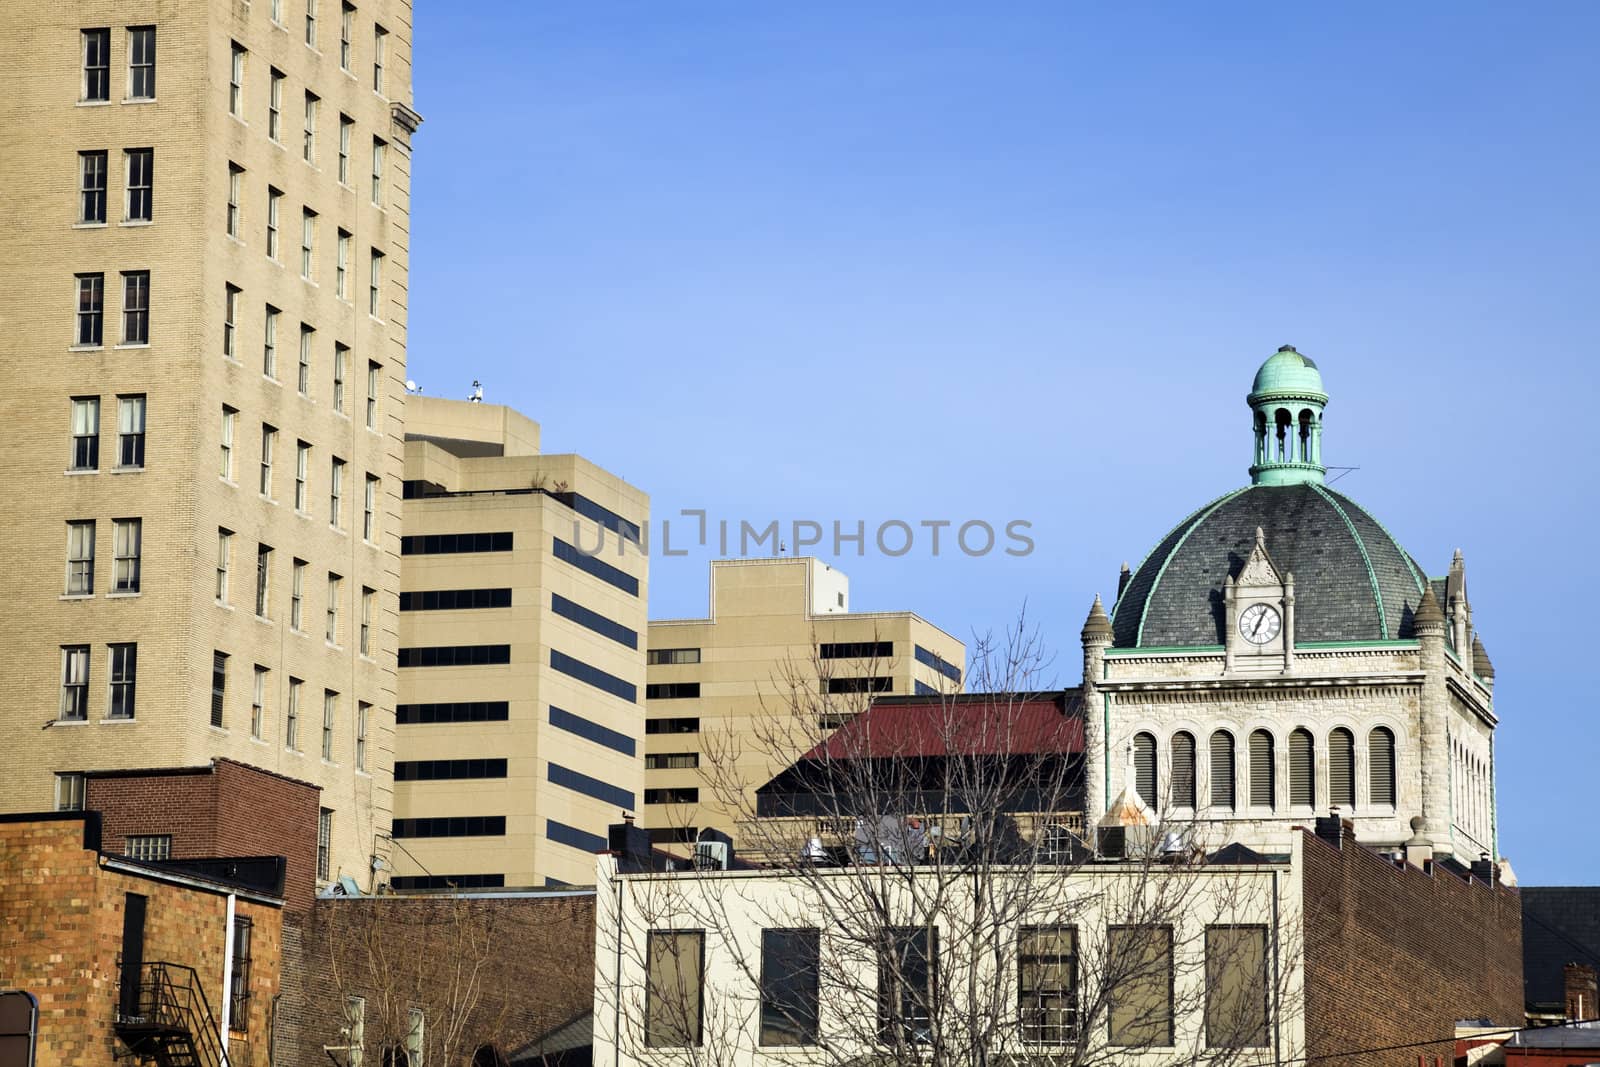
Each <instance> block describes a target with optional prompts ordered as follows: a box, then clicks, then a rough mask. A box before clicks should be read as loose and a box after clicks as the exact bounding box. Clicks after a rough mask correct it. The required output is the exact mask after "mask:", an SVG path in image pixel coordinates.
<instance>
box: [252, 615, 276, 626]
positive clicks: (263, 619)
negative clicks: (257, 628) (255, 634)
mask: <svg viewBox="0 0 1600 1067" xmlns="http://www.w3.org/2000/svg"><path fill="white" fill-rule="evenodd" d="M254 618H255V620H256V622H259V623H261V624H263V625H265V626H271V625H272V624H273V623H272V619H271V618H270V617H269V616H266V615H256V616H254Z"/></svg>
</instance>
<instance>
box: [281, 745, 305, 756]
mask: <svg viewBox="0 0 1600 1067" xmlns="http://www.w3.org/2000/svg"><path fill="white" fill-rule="evenodd" d="M283 750H284V752H286V753H288V754H289V755H291V756H293V757H294V758H295V759H300V758H301V757H303V756H304V755H305V753H304V752H301V751H300V750H299V749H298V748H292V747H290V746H289V745H284V746H283Z"/></svg>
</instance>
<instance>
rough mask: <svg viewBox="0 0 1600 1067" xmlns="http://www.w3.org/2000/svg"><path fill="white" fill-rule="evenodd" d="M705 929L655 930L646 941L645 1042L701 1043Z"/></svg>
mask: <svg viewBox="0 0 1600 1067" xmlns="http://www.w3.org/2000/svg"><path fill="white" fill-rule="evenodd" d="M705 944H706V935H705V931H704V930H651V931H650V932H649V933H648V934H647V935H646V940H645V999H644V1043H645V1045H646V1046H647V1047H649V1048H688V1047H691V1046H698V1045H699V1044H700V1036H701V1021H702V1015H703V1012H702V1009H701V999H702V996H703V994H704V992H705V989H704V985H705Z"/></svg>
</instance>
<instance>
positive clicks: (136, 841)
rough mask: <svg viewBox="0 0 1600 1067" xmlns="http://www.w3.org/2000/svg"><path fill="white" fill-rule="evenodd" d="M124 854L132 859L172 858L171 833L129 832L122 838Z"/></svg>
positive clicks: (157, 860) (153, 859)
mask: <svg viewBox="0 0 1600 1067" xmlns="http://www.w3.org/2000/svg"><path fill="white" fill-rule="evenodd" d="M122 854H123V855H124V856H126V857H128V858H129V859H131V860H147V861H150V862H159V861H161V860H166V859H171V858H172V835H171V834H129V835H128V836H126V837H124V838H123V839H122Z"/></svg>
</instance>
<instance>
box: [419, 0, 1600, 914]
mask: <svg viewBox="0 0 1600 1067" xmlns="http://www.w3.org/2000/svg"><path fill="white" fill-rule="evenodd" d="M417 17H418V25H417V39H418V41H419V42H420V43H419V47H418V50H417V54H416V63H417V69H416V105H417V108H418V110H419V111H421V112H422V114H423V115H424V116H425V117H426V120H427V121H426V124H425V125H424V126H423V128H422V131H421V133H420V134H419V135H418V137H417V142H416V143H417V155H416V160H415V191H414V200H413V212H414V216H413V217H414V240H413V271H412V276H411V307H412V318H411V327H412V332H411V349H410V352H411V354H410V360H411V362H410V374H411V377H413V378H414V379H416V380H417V381H419V382H420V383H421V384H422V386H423V388H424V389H425V390H426V391H427V392H428V393H431V394H437V395H447V396H465V395H466V394H467V392H468V390H469V388H470V384H471V381H472V379H474V378H478V379H481V380H482V381H483V383H484V386H485V390H486V394H487V399H489V400H491V401H494V402H498V403H505V404H510V405H512V406H514V407H517V408H519V409H520V410H522V411H524V412H526V413H527V414H529V415H531V416H532V417H534V418H536V419H538V420H539V421H540V422H541V423H542V424H543V427H544V443H545V447H546V449H547V450H549V451H577V452H581V453H582V454H584V455H585V456H587V457H589V458H590V459H592V460H594V461H595V462H597V463H600V464H601V465H603V466H605V467H608V468H610V469H611V470H613V471H615V472H617V473H619V474H621V475H622V476H624V477H626V478H627V479H629V480H630V481H632V482H633V483H635V484H637V485H639V486H640V487H642V488H644V489H645V490H646V491H648V492H649V493H650V494H651V495H652V498H653V508H654V512H655V515H656V517H657V518H658V519H659V518H661V517H669V516H673V515H676V514H677V513H678V512H679V510H680V509H685V508H703V509H705V510H707V511H708V512H709V513H710V515H711V517H712V518H713V519H716V518H726V519H729V520H731V521H732V522H734V523H735V524H737V522H738V521H739V520H741V519H742V520H747V521H750V522H752V523H753V524H755V525H757V526H764V525H765V524H766V523H767V522H769V521H771V520H773V519H777V520H779V521H781V522H784V523H786V524H787V523H789V522H790V521H792V520H794V519H812V520H816V521H819V522H821V523H823V524H824V525H825V526H826V527H829V528H830V529H831V524H832V523H833V522H834V521H835V520H837V521H840V522H842V523H843V524H844V525H845V527H846V528H847V530H849V529H853V528H854V526H855V524H856V522H857V521H862V522H865V524H866V527H867V529H868V530H869V531H871V530H874V529H875V528H876V527H877V526H878V525H879V524H880V523H882V522H885V521H888V520H893V519H899V520H901V521H905V522H907V523H910V524H911V525H913V526H914V527H915V526H916V525H917V524H918V523H920V522H921V521H923V520H940V519H947V520H952V521H953V522H955V523H957V524H959V523H961V522H964V521H967V520H983V521H986V522H989V523H991V524H993V525H994V526H996V527H1001V526H1003V525H1004V524H1005V523H1006V522H1009V521H1011V520H1015V519H1020V520H1025V521H1027V522H1029V523H1030V524H1031V536H1032V537H1033V539H1034V542H1035V549H1034V551H1033V552H1032V553H1031V554H1030V555H1028V556H1026V557H1024V558H1016V557H1010V556H1006V555H1004V554H1000V553H995V554H991V555H988V556H984V557H981V558H969V557H967V556H964V555H962V554H961V553H959V552H955V553H951V552H950V551H948V544H945V545H943V546H941V547H942V548H944V549H945V551H943V552H942V553H941V554H940V555H939V556H938V557H937V558H935V557H933V556H931V554H930V553H929V552H928V550H927V544H926V541H925V540H921V539H919V541H918V542H917V543H916V544H915V545H914V547H913V549H912V551H911V552H909V553H908V554H906V555H905V556H903V557H900V558H885V557H884V556H882V555H880V554H879V553H877V552H876V551H875V550H871V549H870V546H869V551H868V554H867V555H865V556H862V557H859V558H858V557H857V556H856V555H855V554H854V549H853V548H851V547H850V546H848V545H846V546H845V548H846V552H845V554H844V555H843V556H840V557H836V558H833V562H835V563H836V564H837V565H838V566H840V567H841V568H842V569H843V570H845V571H846V573H848V574H849V575H850V577H851V579H852V601H853V606H854V607H855V608H856V609H857V610H894V609H903V608H909V609H913V610H915V611H917V612H919V613H921V614H923V615H924V616H926V617H927V618H929V619H931V620H932V621H934V622H936V623H937V624H939V625H941V626H943V627H944V628H945V629H947V630H949V631H951V632H953V633H955V634H957V635H958V636H962V637H969V638H970V635H971V634H972V633H973V632H974V631H985V630H998V629H1001V628H1004V627H1005V626H1006V625H1007V623H1008V622H1010V621H1012V620H1014V618H1015V617H1016V615H1017V612H1018V611H1019V610H1020V609H1022V607H1023V605H1024V604H1026V610H1027V614H1028V616H1029V618H1030V619H1031V620H1033V621H1034V622H1036V623H1037V624H1038V626H1039V627H1040V628H1041V631H1042V635H1043V637H1044V639H1045V641H1046V643H1047V644H1048V645H1049V646H1050V647H1051V648H1053V649H1054V650H1055V652H1056V659H1055V663H1054V666H1053V668H1052V672H1051V673H1052V674H1053V675H1054V676H1055V677H1054V680H1055V681H1056V682H1058V683H1059V684H1075V683H1076V682H1077V680H1078V677H1077V675H1078V667H1077V663H1078V656H1079V652H1078V638H1077V634H1078V629H1079V626H1080V625H1081V623H1082V621H1083V617H1084V615H1085V613H1086V612H1087V610H1088V606H1089V602H1090V600H1091V599H1092V598H1093V596H1094V594H1095V593H1096V592H1099V593H1101V594H1103V595H1105V596H1106V597H1107V599H1108V602H1109V599H1110V597H1111V595H1112V594H1114V592H1115V586H1116V575H1117V569H1118V566H1119V564H1120V563H1121V562H1122V561H1123V560H1129V561H1130V562H1132V563H1134V564H1137V562H1138V560H1139V559H1140V557H1142V556H1143V555H1144V554H1145V553H1146V552H1147V551H1148V550H1149V548H1150V547H1151V545H1152V544H1153V543H1154V542H1155V541H1156V540H1157V539H1158V538H1159V537H1160V536H1161V535H1162V534H1163V533H1164V532H1165V531H1166V529H1167V528H1168V527H1170V526H1171V525H1172V524H1173V523H1174V522H1176V521H1177V520H1178V519H1179V518H1181V517H1182V516H1183V515H1185V514H1187V513H1188V512H1189V511H1190V510H1192V509H1193V508H1194V507H1196V506H1197V505H1199V504H1200V503H1202V502H1204V501H1205V500H1207V499H1209V498H1210V497H1213V496H1215V495H1217V494H1219V493H1221V492H1224V491H1226V490H1227V489H1229V488H1232V487H1234V486H1237V485H1239V484H1242V483H1243V482H1244V481H1245V480H1246V477H1247V476H1246V472H1245V471H1246V467H1247V466H1248V464H1249V459H1250V456H1249V451H1250V445H1249V429H1248V427H1249V421H1248V418H1249V416H1248V411H1247V409H1246V407H1245V405H1244V402H1243V397H1244V394H1245V393H1246V392H1247V391H1248V389H1249V385H1250V378H1251V375H1252V374H1253V373H1254V370H1255V368H1256V366H1257V365H1258V364H1259V363H1260V362H1261V361H1262V360H1263V359H1265V358H1266V357H1267V356H1268V355H1270V354H1271V353H1272V352H1273V351H1274V350H1275V349H1276V348H1277V346H1278V345H1280V344H1285V343H1289V344H1294V345H1296V346H1297V347H1298V348H1299V349H1300V350H1301V351H1302V352H1305V353H1306V354H1308V355H1310V356H1312V358H1314V359H1316V360H1317V361H1318V362H1319V364H1320V365H1321V366H1322V368H1323V372H1324V376H1325V379H1326V382H1327V385H1328V389H1329V392H1330V393H1331V395H1332V401H1331V403H1330V405H1329V408H1328V413H1327V429H1326V434H1325V438H1324V446H1325V454H1326V458H1327V461H1328V462H1329V463H1332V464H1339V465H1346V466H1352V467H1359V468H1360V469H1359V470H1356V471H1354V472H1352V473H1350V474H1348V475H1347V476H1345V477H1344V478H1343V479H1342V480H1341V481H1340V482H1339V483H1338V485H1339V488H1340V489H1341V490H1343V491H1345V492H1347V493H1349V494H1350V495H1351V496H1353V497H1355V498H1356V499H1357V500H1359V501H1361V502H1362V503H1363V504H1364V505H1365V506H1367V507H1368V508H1369V509H1370V510H1372V511H1373V512H1374V513H1375V514H1376V515H1377V516H1378V517H1379V518H1380V519H1381V520H1383V521H1384V522H1385V523H1386V524H1387V525H1388V527H1389V528H1390V530H1391V531H1392V532H1393V533H1394V534H1395V535H1396V536H1397V537H1398V538H1399V540H1400V541H1401V543H1402V544H1404V545H1405V546H1406V547H1407V548H1408V549H1409V550H1410V551H1411V552H1412V553H1413V554H1414V555H1416V556H1417V558H1418V559H1419V560H1420V561H1422V563H1423V565H1424V566H1425V567H1426V568H1427V569H1428V570H1429V571H1430V572H1432V573H1443V572H1444V570H1445V568H1446V566H1447V565H1448V563H1449V559H1450V554H1451V552H1452V550H1453V549H1455V548H1457V547H1460V548H1462V549H1463V550H1464V551H1465V553H1466V560H1467V568H1468V570H1467V573H1468V588H1469V591H1470V593H1471V595H1472V600H1473V607H1474V615H1475V621H1476V623H1477V625H1478V627H1479V630H1480V632H1481V633H1482V635H1483V638H1484V640H1485V642H1486V643H1487V645H1488V647H1489V650H1490V653H1491V654H1492V656H1493V658H1494V661H1495V665H1496V668H1497V670H1498V672H1499V685H1498V690H1497V695H1496V701H1497V707H1498V711H1499V714H1500V716H1501V728H1500V730H1499V732H1498V735H1497V737H1498V740H1497V744H1498V753H1499V774H1500V803H1501V848H1502V851H1503V852H1504V853H1505V854H1506V855H1507V856H1508V857H1509V858H1510V859H1511V861H1512V863H1513V865H1514V866H1515V867H1516V869H1517V871H1518V873H1519V875H1520V877H1521V878H1522V879H1523V880H1524V882H1527V883H1529V884H1555V883H1582V882H1591V883H1592V882H1596V881H1600V848H1597V847H1595V846H1594V844H1593V836H1594V827H1595V823H1596V818H1597V814H1600V805H1597V803H1596V800H1595V796H1596V794H1595V790H1594V787H1593V783H1594V777H1595V771H1596V754H1597V753H1600V717H1597V715H1596V714H1595V712H1596V707H1595V700H1594V698H1593V696H1592V693H1593V682H1592V681H1591V680H1590V678H1589V676H1588V674H1587V668H1588V667H1589V666H1590V665H1591V662H1592V661H1590V660H1589V659H1588V657H1589V656H1590V655H1591V654H1592V649H1593V647H1594V644H1595V642H1594V637H1593V631H1594V624H1593V621H1592V616H1593V610H1594V609H1593V605H1594V604H1595V603H1596V602H1597V599H1600V596H1597V595H1600V589H1597V583H1596V577H1595V573H1596V561H1595V551H1594V550H1595V536H1594V533H1593V530H1594V522H1595V517H1596V516H1595V502H1594V489H1595V475H1594V462H1595V460H1596V453H1597V449H1596V447H1595V444H1594V438H1593V431H1592V430H1591V429H1590V423H1591V422H1592V417H1591V416H1590V414H1589V412H1588V408H1589V407H1590V406H1591V405H1592V404H1593V401H1594V397H1595V387H1596V384H1597V374H1596V370H1595V355H1594V352H1593V347H1594V344H1595V338H1596V337H1597V335H1600V310H1597V309H1600V299H1597V289H1600V285H1597V283H1600V269H1597V263H1596V256H1597V248H1600V241H1597V238H1600V209H1597V204H1596V193H1595V184H1594V179H1593V176H1594V174H1595V173H1596V172H1597V171H1600V147H1597V145H1600V138H1597V136H1596V135H1597V131H1600V115H1597V110H1600V107H1597V101H1600V68H1597V65H1596V64H1595V62H1594V42H1595V40H1596V39H1597V38H1600V7H1597V6H1595V5H1593V4H1590V3H1565V4H1563V3H1555V2H1551V3H1544V4H1540V5H1536V6H1534V7H1531V8H1530V7H1526V6H1523V7H1518V6H1515V5H1507V4H1498V3H1497V4H1469V3H1449V4H1445V3H1431V4H1429V3H1415V4H1406V5H1379V4H1375V3H1372V4H1344V5H1323V6H1321V7H1320V8H1317V9H1308V8H1307V7H1306V6H1305V5H1284V4H1265V3H1262V4H1245V3H1237V4H1231V5H1227V6H1223V5H1178V4H1167V5H1158V4H1141V5H1102V6H1100V7H1095V6H1091V5H1086V4H1084V5H1070V4H1056V3H1049V4H1024V3H1012V4H1008V5H1001V6H998V7H996V6H993V5H987V6H984V5H956V4H929V3H917V4H910V3H905V4H896V3H888V2H882V3H874V4H871V5H862V4H843V3H822V2H812V3H806V4H784V5H778V4H734V3H698V4H696V3H688V4H659V3H635V4H628V3H615V4H608V5H599V4H580V3H571V4H556V3H536V4H526V3H500V2H488V0H475V2H473V3H470V4H422V5H420V6H419V8H418V12H417ZM774 395H776V396H779V397H781V398H782V403H781V406H779V405H774V404H771V403H767V402H764V401H763V402H755V401H754V400H753V398H760V397H769V396H774ZM822 547H823V549H824V551H823V552H822V553H821V554H822V555H824V556H825V557H828V556H831V549H832V545H831V544H827V545H824V546H822ZM708 558H709V556H708V555H707V554H706V553H705V552H704V551H699V550H697V551H695V552H692V553H691V554H690V555H689V556H688V557H686V558H672V559H666V558H662V557H661V556H660V555H657V557H656V558H655V559H654V560H653V561H652V573H651V614H652V616H654V617H670V616H681V615H699V614H703V613H704V611H705V598H706V560H707V559H708ZM1574 820H1579V821H1580V823H1581V824H1580V825H1574Z"/></svg>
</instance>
